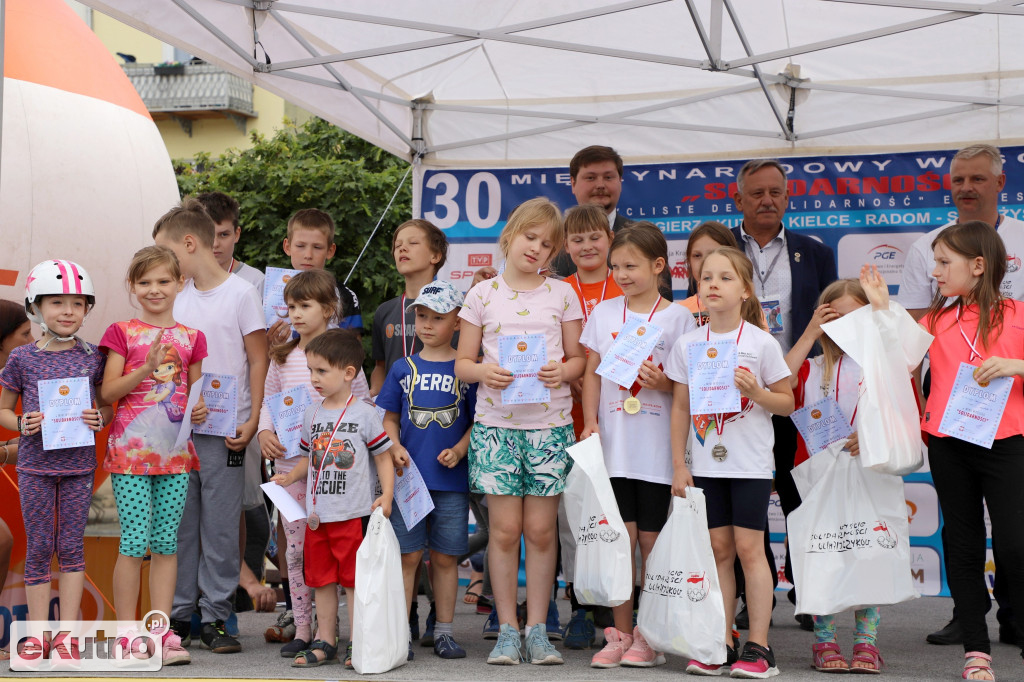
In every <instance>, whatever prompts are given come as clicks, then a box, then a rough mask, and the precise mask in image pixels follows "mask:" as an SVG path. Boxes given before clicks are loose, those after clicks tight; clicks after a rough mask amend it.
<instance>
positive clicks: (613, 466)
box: [580, 223, 697, 668]
mask: <svg viewBox="0 0 1024 682" xmlns="http://www.w3.org/2000/svg"><path fill="white" fill-rule="evenodd" d="M667 263H668V244H667V243H666V242H665V237H664V236H663V235H662V233H661V230H659V229H658V228H656V227H655V226H653V225H651V224H650V223H641V224H635V225H631V226H629V227H626V228H624V229H622V230H619V232H617V233H616V234H615V239H614V240H613V241H612V246H611V264H612V274H613V275H614V277H615V281H616V283H617V284H618V285H619V286H620V287H621V288H622V291H623V292H624V293H625V297H622V298H616V299H613V300H610V301H605V302H604V303H599V304H598V305H597V307H596V308H594V310H593V312H592V313H591V314H590V320H589V321H588V322H587V326H586V327H585V328H584V329H583V335H582V336H581V337H580V343H582V344H583V345H584V346H586V347H587V348H588V349H589V350H590V352H589V354H588V356H587V371H586V374H585V375H584V378H583V414H584V417H585V424H584V428H583V433H582V434H581V438H588V437H589V436H590V435H592V434H594V433H597V432H598V430H599V429H600V434H601V444H602V446H603V449H604V458H605V464H606V465H607V467H608V475H609V476H610V477H611V483H612V490H613V491H614V492H615V502H616V504H618V507H619V513H620V514H621V515H622V520H623V521H624V522H625V523H626V529H627V530H628V531H629V540H630V544H631V545H632V548H633V551H634V552H635V551H636V546H637V544H638V543H639V545H640V556H641V559H642V562H645V561H646V559H647V555H648V554H650V552H651V549H652V548H653V547H654V541H655V540H657V539H658V533H659V532H661V529H662V527H663V526H664V525H665V521H666V520H667V519H668V509H669V503H670V502H671V500H672V451H671V448H670V447H669V443H670V433H669V426H670V424H669V410H670V409H671V407H672V381H671V380H670V379H669V378H668V377H667V376H665V373H664V371H663V370H662V367H663V366H664V362H665V360H666V359H667V358H668V355H669V351H670V350H671V348H672V344H673V342H674V341H675V339H678V338H679V337H680V336H682V335H683V334H685V333H686V332H688V331H690V330H691V329H695V328H696V327H697V324H696V323H695V322H694V321H693V316H692V315H690V314H689V313H688V312H687V311H686V309H684V308H682V307H681V306H677V305H672V304H671V302H670V301H667V300H666V299H664V298H662V297H661V294H660V293H659V292H658V281H659V279H660V275H661V272H662V271H663V270H664V269H665V267H666V264H667ZM609 363H619V364H620V365H621V366H623V367H625V368H629V369H628V375H629V377H627V379H626V381H625V382H623V381H622V380H621V379H613V378H609V377H608V376H603V375H602V371H603V369H604V368H605V367H606V366H607V365H608V364H609ZM605 374H607V372H605ZM630 377H635V379H634V380H632V381H630V380H629V378H630ZM641 571H644V567H643V565H641ZM612 613H613V614H614V617H615V626H614V627H609V628H605V631H604V637H605V642H606V644H605V647H604V648H603V649H602V650H601V651H599V652H598V653H596V654H595V655H594V657H593V658H592V659H591V662H590V665H591V667H594V668H614V667H617V666H619V665H624V666H631V667H643V668H646V667H651V666H655V665H663V664H664V663H665V656H664V655H662V654H661V653H659V652H657V651H654V650H653V649H651V647H650V646H648V644H647V641H646V640H645V639H644V636H643V635H642V634H641V633H640V630H639V629H637V628H635V627H633V603H632V600H629V601H626V602H624V603H622V604H620V605H619V606H615V607H613V608H612Z"/></svg>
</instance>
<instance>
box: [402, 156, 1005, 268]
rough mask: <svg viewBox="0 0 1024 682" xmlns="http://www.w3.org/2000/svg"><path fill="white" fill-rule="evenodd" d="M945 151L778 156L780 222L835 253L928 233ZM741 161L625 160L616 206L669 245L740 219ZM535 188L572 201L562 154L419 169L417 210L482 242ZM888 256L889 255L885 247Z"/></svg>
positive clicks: (942, 195) (943, 196) (944, 171)
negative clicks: (502, 164)
mask: <svg viewBox="0 0 1024 682" xmlns="http://www.w3.org/2000/svg"><path fill="white" fill-rule="evenodd" d="M1002 152H1003V156H1004V159H1005V171H1006V176H1007V182H1006V187H1005V188H1004V190H1003V192H1002V193H1001V195H1000V200H999V203H1000V207H1001V210H1003V211H1004V212H1005V213H1007V214H1008V215H1010V216H1012V217H1016V218H1021V217H1024V147H1004V148H1003V149H1002ZM954 153H955V150H940V151H929V152H904V153H888V154H864V155H850V156H839V155H836V156H804V157H790V158H783V159H781V162H782V164H783V166H784V167H785V168H786V170H787V173H788V175H789V194H790V199H789V206H788V208H787V212H786V216H785V222H786V227H787V228H790V229H795V230H798V231H802V232H810V233H812V234H814V235H815V236H816V237H818V238H819V239H821V240H822V241H823V242H825V243H826V244H828V245H829V246H830V247H832V248H833V250H836V247H837V245H838V241H839V239H840V238H841V237H842V236H844V235H846V234H848V233H877V232H888V233H891V232H927V231H928V230H930V229H932V228H934V227H938V226H940V225H943V224H945V223H947V222H949V221H950V220H952V219H953V218H955V216H956V208H955V207H954V206H953V201H952V197H951V194H950V183H949V164H950V161H951V159H952V157H953V154H954ZM743 163H744V161H743V160H737V161H705V162H688V163H660V164H650V165H627V166H626V167H625V168H624V171H623V182H622V196H621V198H620V200H619V205H618V210H619V212H620V213H622V215H624V216H625V217H627V218H629V219H631V220H648V221H651V222H653V223H655V224H656V225H658V226H659V227H660V228H661V229H662V231H663V232H664V233H665V236H666V237H667V238H668V239H669V241H670V242H671V241H672V240H673V239H674V238H675V239H680V240H683V239H686V237H687V235H688V234H689V233H690V232H691V231H692V230H693V229H694V228H695V227H697V226H698V225H700V224H701V223H702V222H705V221H707V220H718V221H720V222H723V223H725V224H726V225H728V226H730V227H733V226H736V225H739V224H740V222H741V220H742V214H741V213H740V212H739V211H738V210H737V209H736V206H735V203H734V201H733V198H732V197H733V194H734V193H735V192H736V176H737V174H738V172H739V169H740V168H741V167H742V166H743ZM539 195H542V196H546V197H548V198H550V199H552V200H553V201H555V202H556V203H557V204H558V205H559V206H561V207H562V208H563V209H566V208H569V207H570V206H573V205H575V204H576V199H575V197H573V195H572V190H571V187H570V177H569V168H568V159H566V164H565V165H564V166H560V167H548V168H492V169H479V168H478V169H437V170H433V169H430V170H425V171H424V173H423V184H422V191H421V204H420V208H421V215H422V216H423V217H424V218H426V219H427V220H430V221H431V222H433V223H434V224H436V225H437V226H438V227H441V228H442V229H444V230H445V232H446V234H447V235H448V237H449V239H451V240H452V241H453V242H454V243H459V242H490V241H494V240H497V238H498V235H499V234H500V232H501V229H502V228H503V227H504V225H505V220H506V218H507V217H508V214H509V213H510V212H511V211H512V209H513V208H515V207H516V206H517V205H518V204H520V203H521V202H523V201H525V200H526V199H530V198H532V197H535V196H539ZM881 246H885V245H884V244H883V245H881ZM888 254H889V255H888V257H890V258H893V257H897V256H895V255H893V254H892V252H891V250H890V251H889V252H888ZM880 257H881V256H880ZM670 265H672V266H673V267H675V264H674V263H673V264H670ZM674 274H675V275H676V276H677V277H678V276H680V275H679V273H674Z"/></svg>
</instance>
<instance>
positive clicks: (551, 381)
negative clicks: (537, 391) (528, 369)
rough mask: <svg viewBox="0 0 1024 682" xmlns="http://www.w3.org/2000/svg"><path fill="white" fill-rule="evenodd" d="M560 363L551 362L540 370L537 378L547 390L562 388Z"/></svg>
mask: <svg viewBox="0 0 1024 682" xmlns="http://www.w3.org/2000/svg"><path fill="white" fill-rule="evenodd" d="M562 367H563V365H562V363H560V362H555V361H554V360H552V361H551V362H549V363H548V364H546V365H544V366H543V367H541V368H540V371H539V372H537V378H538V379H540V381H541V383H543V384H544V385H545V386H547V387H548V388H561V387H562Z"/></svg>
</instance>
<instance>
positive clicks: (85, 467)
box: [0, 260, 111, 658]
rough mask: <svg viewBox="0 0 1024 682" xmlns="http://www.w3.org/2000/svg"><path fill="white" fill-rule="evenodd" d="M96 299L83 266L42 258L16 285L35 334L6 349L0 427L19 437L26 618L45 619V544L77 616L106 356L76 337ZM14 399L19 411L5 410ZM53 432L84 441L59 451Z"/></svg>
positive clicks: (104, 411)
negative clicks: (35, 338)
mask: <svg viewBox="0 0 1024 682" xmlns="http://www.w3.org/2000/svg"><path fill="white" fill-rule="evenodd" d="M95 302H96V293H95V289H94V288H93V284H92V278H90V277H89V274H88V273H87V272H86V271H85V269H83V268H82V266H80V265H78V264H76V263H72V262H71V261H67V260H48V261H44V262H42V263H40V264H39V265H37V266H36V267H34V268H32V270H31V271H30V272H29V274H28V279H27V282H26V284H25V310H26V311H27V312H28V316H29V319H31V320H32V321H33V322H35V323H36V324H38V325H39V326H40V328H41V329H42V332H43V335H42V337H41V338H40V339H39V341H37V342H35V343H29V344H26V345H24V346H19V347H17V348H15V349H14V350H12V351H11V353H10V356H8V358H7V365H6V366H5V367H4V368H3V371H2V372H0V386H2V387H3V393H2V394H0V425H2V426H3V427H4V428H5V429H7V430H8V431H18V432H20V433H21V439H20V440H19V442H18V488H19V489H20V491H21V514H22V517H23V519H24V521H25V537H26V541H27V543H28V545H27V547H26V550H25V598H26V600H27V601H28V619H29V620H48V614H49V610H50V562H51V560H52V559H53V555H54V550H56V554H57V564H58V566H59V571H60V572H59V573H58V579H59V580H60V614H61V616H62V617H64V618H66V619H75V618H77V617H78V610H79V606H80V604H81V601H82V589H83V586H84V582H85V572H84V571H85V539H84V538H85V524H86V521H87V520H88V518H89V505H90V503H91V502H92V484H93V473H94V472H95V471H96V445H95V436H94V433H93V432H96V431H100V430H102V429H103V425H104V424H105V423H107V422H108V421H109V420H110V416H111V409H110V406H109V405H107V404H106V403H104V402H103V399H102V396H100V395H98V394H97V392H96V388H95V387H96V386H98V385H99V384H100V381H101V380H102V378H103V366H104V363H105V358H104V357H103V355H102V354H101V353H98V352H97V349H96V346H93V345H92V344H90V343H86V342H85V341H83V340H81V339H79V338H78V337H77V336H76V334H77V333H78V330H79V329H80V328H81V327H82V322H83V321H84V320H85V316H86V315H87V314H88V312H89V310H90V309H91V308H92V306H93V305H94V304H95ZM18 398H21V404H22V410H23V414H22V415H16V414H15V413H14V408H15V406H16V405H17V403H18ZM94 404H96V405H98V409H97V408H96V407H94ZM56 422H60V423H59V424H58V423H56ZM54 431H56V437H55V436H54V435H53V433H54ZM83 435H84V436H85V438H82V436H83ZM62 438H67V439H73V440H75V441H78V442H84V441H88V442H87V443H86V444H83V445H78V446H75V447H61V446H60V445H59V443H60V441H61V439H62ZM57 646H58V647H63V646H65V645H64V644H59V645H57ZM69 653H70V654H71V655H72V656H74V657H75V658H77V657H78V654H79V652H78V647H77V645H76V644H72V645H71V649H70V651H69V652H63V654H64V655H67V654H69Z"/></svg>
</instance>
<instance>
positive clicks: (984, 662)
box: [961, 651, 996, 680]
mask: <svg viewBox="0 0 1024 682" xmlns="http://www.w3.org/2000/svg"><path fill="white" fill-rule="evenodd" d="M972 661H973V663H972ZM974 673H985V674H986V675H988V679H989V680H995V679H996V674H995V673H994V672H992V656H990V655H989V654H986V653H984V652H982V651H968V652H967V653H966V654H964V672H963V674H962V675H961V677H963V679H965V680H973V679H979V680H980V679H983V678H980V677H978V678H974V677H968V675H973V674H974Z"/></svg>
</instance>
